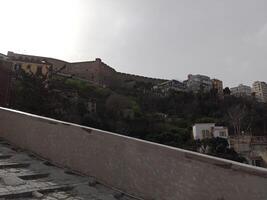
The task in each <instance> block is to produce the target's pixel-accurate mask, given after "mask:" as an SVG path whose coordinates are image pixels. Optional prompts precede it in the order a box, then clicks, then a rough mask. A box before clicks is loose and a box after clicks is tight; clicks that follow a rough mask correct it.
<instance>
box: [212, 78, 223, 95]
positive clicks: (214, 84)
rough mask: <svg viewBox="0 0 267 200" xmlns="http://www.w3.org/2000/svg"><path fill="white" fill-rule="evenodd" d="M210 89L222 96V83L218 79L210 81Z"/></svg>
mask: <svg viewBox="0 0 267 200" xmlns="http://www.w3.org/2000/svg"><path fill="white" fill-rule="evenodd" d="M211 81H212V88H213V89H215V90H217V91H218V94H223V82H222V81H221V80H218V79H212V80H211Z"/></svg>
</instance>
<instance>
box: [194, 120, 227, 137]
mask: <svg viewBox="0 0 267 200" xmlns="http://www.w3.org/2000/svg"><path fill="white" fill-rule="evenodd" d="M228 136H229V134H228V128H227V127H222V126H215V123H198V124H195V125H194V126H193V137H194V140H203V139H207V138H213V137H220V138H224V139H227V138H228Z"/></svg>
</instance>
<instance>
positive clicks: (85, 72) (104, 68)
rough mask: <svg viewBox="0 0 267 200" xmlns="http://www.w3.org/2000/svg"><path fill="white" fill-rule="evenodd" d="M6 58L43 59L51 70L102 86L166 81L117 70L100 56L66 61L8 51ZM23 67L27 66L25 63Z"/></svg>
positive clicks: (17, 59) (15, 59)
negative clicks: (77, 60) (91, 59)
mask: <svg viewBox="0 0 267 200" xmlns="http://www.w3.org/2000/svg"><path fill="white" fill-rule="evenodd" d="M8 58H9V59H10V60H14V61H19V60H23V61H27V60H28V61H36V60H37V61H44V62H46V63H49V64H51V65H52V66H53V72H57V73H60V74H61V75H71V76H72V77H77V78H80V79H83V80H87V81H89V82H91V83H93V84H96V85H100V86H104V87H105V86H117V85H120V86H124V84H125V82H129V81H136V82H145V83H152V84H159V83H162V82H164V81H166V80H164V79H156V78H148V77H144V76H137V75H132V74H126V73H120V72H117V71H116V70H115V69H113V68H112V67H110V66H108V65H107V64H105V63H104V62H103V61H102V60H101V59H100V58H96V59H95V60H94V61H84V62H67V61H63V60H59V59H54V58H49V57H42V56H33V55H24V54H18V53H14V52H8ZM25 67H26V68H27V64H26V66H25Z"/></svg>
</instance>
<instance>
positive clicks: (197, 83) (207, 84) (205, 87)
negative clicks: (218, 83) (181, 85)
mask: <svg viewBox="0 0 267 200" xmlns="http://www.w3.org/2000/svg"><path fill="white" fill-rule="evenodd" d="M186 84H187V87H188V89H189V90H191V91H193V92H199V91H203V92H209V91H210V90H211V89H212V81H211V79H210V77H208V76H205V75H200V74H197V75H192V74H189V75H188V80H187V81H186Z"/></svg>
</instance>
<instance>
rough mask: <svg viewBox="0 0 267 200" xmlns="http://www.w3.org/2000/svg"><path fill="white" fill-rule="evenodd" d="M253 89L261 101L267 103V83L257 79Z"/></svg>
mask: <svg viewBox="0 0 267 200" xmlns="http://www.w3.org/2000/svg"><path fill="white" fill-rule="evenodd" d="M252 91H253V93H254V94H255V97H256V99H257V100H258V101H259V102H264V103H267V84H266V83H265V82H262V81H255V82H254V83H253V87H252Z"/></svg>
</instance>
